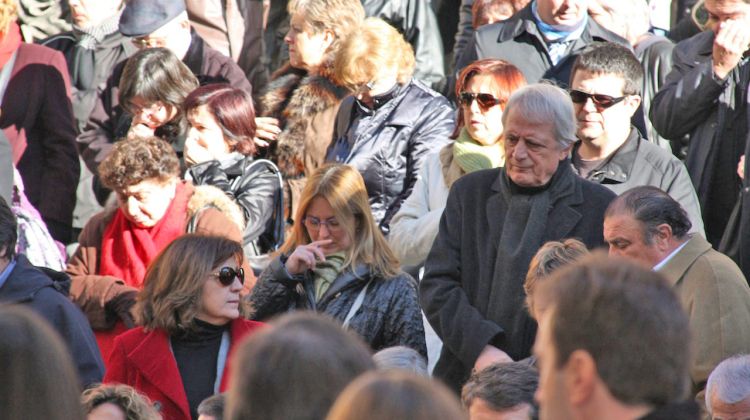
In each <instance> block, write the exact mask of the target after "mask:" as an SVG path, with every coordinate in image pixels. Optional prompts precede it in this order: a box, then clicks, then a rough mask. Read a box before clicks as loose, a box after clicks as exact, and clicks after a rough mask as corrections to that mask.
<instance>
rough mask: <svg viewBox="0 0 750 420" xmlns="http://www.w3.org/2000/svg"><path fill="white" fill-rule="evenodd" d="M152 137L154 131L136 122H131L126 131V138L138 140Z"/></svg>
mask: <svg viewBox="0 0 750 420" xmlns="http://www.w3.org/2000/svg"><path fill="white" fill-rule="evenodd" d="M153 135H154V129H153V128H151V127H149V126H148V125H146V124H143V123H139V122H136V121H135V120H133V124H131V125H130V130H128V138H129V139H132V138H140V137H151V136H153Z"/></svg>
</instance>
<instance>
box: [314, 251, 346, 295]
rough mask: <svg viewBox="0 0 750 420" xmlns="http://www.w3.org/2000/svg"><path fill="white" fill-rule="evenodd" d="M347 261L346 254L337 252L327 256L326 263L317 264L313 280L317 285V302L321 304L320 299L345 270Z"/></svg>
mask: <svg viewBox="0 0 750 420" xmlns="http://www.w3.org/2000/svg"><path fill="white" fill-rule="evenodd" d="M345 261H346V253H344V252H336V253H334V254H331V255H326V260H325V261H320V262H318V263H316V264H315V269H314V270H313V273H314V275H313V278H314V279H315V280H314V285H315V301H316V302H319V301H320V298H322V297H323V295H324V294H325V293H326V291H327V290H328V288H329V287H331V284H333V281H334V280H336V278H337V277H338V276H339V274H340V273H341V271H342V270H343V268H344V262H345Z"/></svg>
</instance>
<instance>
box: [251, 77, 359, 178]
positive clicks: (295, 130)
mask: <svg viewBox="0 0 750 420" xmlns="http://www.w3.org/2000/svg"><path fill="white" fill-rule="evenodd" d="M282 70H286V71H282ZM277 73H278V74H277V77H276V79H275V80H273V81H272V82H271V83H269V85H268V89H267V90H266V93H264V94H263V95H262V96H261V98H260V101H259V102H260V104H259V108H260V110H261V112H260V116H264V117H274V118H278V119H279V121H280V123H281V126H282V132H281V134H279V137H278V139H277V141H276V142H275V147H274V148H273V149H272V150H271V153H270V154H271V156H270V157H271V159H272V160H274V161H275V162H277V164H278V166H279V168H280V170H281V172H282V174H283V175H284V176H285V177H299V176H301V175H302V174H304V163H303V162H304V155H305V147H304V144H305V135H306V130H307V127H308V124H309V121H310V120H312V118H313V117H314V116H315V115H316V114H319V113H321V112H323V111H326V110H328V109H330V108H332V107H335V106H338V104H339V103H340V102H341V100H342V99H343V98H344V97H346V96H347V95H348V94H349V93H350V92H349V91H348V90H347V89H346V88H344V87H341V86H338V85H336V84H335V83H334V82H333V81H332V79H330V78H328V77H324V76H320V75H315V76H308V75H307V74H306V73H300V71H299V70H297V69H293V68H292V67H291V66H287V67H284V68H283V69H281V70H280V71H279V72H277ZM332 123H333V122H332ZM311 140H313V141H314V139H308V141H311ZM327 140H328V141H330V139H327Z"/></svg>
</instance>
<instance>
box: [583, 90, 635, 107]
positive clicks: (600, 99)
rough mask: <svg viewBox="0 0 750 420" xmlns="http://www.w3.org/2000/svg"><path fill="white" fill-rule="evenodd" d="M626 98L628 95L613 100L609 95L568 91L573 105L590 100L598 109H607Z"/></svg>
mask: <svg viewBox="0 0 750 420" xmlns="http://www.w3.org/2000/svg"><path fill="white" fill-rule="evenodd" d="M627 97H628V95H623V96H620V97H619V98H615V97H612V96H609V95H601V94H598V93H586V92H581V91H580V90H571V91H570V99H571V100H572V101H573V103H575V104H585V103H586V101H587V100H588V99H589V98H591V100H592V101H594V105H596V107H597V108H599V109H607V108H609V107H611V106H612V105H615V104H617V103H619V102H622V100H623V99H625V98H627Z"/></svg>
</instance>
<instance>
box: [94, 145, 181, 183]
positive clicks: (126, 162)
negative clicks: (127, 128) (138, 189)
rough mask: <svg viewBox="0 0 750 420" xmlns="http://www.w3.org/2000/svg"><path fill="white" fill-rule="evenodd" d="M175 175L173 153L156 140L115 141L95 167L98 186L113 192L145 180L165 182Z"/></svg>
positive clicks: (169, 148) (177, 167) (174, 154)
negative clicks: (97, 172)
mask: <svg viewBox="0 0 750 420" xmlns="http://www.w3.org/2000/svg"><path fill="white" fill-rule="evenodd" d="M179 174H180V161H179V160H178V159H177V153H175V151H174V149H173V148H172V146H171V145H169V143H167V142H165V141H164V140H162V139H160V138H158V137H141V138H131V139H125V140H121V141H118V142H117V143H115V146H114V148H113V149H112V151H111V152H110V154H109V155H108V156H107V157H106V158H105V159H104V161H102V163H101V164H100V165H99V177H100V178H101V180H102V184H104V186H105V187H107V188H110V189H112V190H115V191H117V190H122V189H124V188H127V187H129V186H131V185H135V184H138V183H140V182H143V181H146V180H154V179H155V180H158V181H159V182H166V181H168V180H170V179H172V178H176V177H178V176H179Z"/></svg>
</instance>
